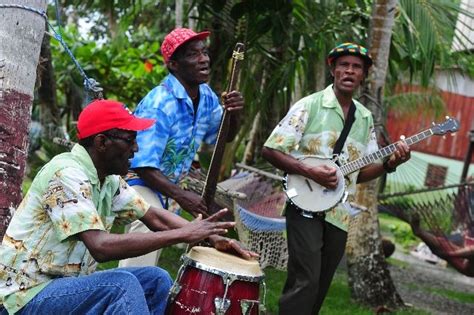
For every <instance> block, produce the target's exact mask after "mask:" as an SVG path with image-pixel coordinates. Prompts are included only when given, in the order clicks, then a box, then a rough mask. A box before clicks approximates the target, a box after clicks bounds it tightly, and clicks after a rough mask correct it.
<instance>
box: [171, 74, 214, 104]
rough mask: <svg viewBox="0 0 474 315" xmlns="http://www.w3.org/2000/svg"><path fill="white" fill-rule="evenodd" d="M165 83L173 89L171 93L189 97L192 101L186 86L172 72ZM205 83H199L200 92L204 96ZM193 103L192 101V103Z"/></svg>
mask: <svg viewBox="0 0 474 315" xmlns="http://www.w3.org/2000/svg"><path fill="white" fill-rule="evenodd" d="M165 84H166V85H167V86H168V88H169V89H170V90H171V93H173V95H174V97H176V98H178V99H185V100H186V99H188V100H189V101H191V98H190V97H189V96H188V92H186V89H185V88H184V86H183V85H182V84H181V82H179V80H178V79H177V78H176V77H175V76H174V75H173V74H172V73H170V74H168V76H167V77H166V79H165ZM204 84H205V83H202V84H200V85H199V94H200V95H201V99H202V96H203V95H204V90H203V86H204ZM191 105H192V103H191Z"/></svg>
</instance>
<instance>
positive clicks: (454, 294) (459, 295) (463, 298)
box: [409, 283, 474, 303]
mask: <svg viewBox="0 0 474 315" xmlns="http://www.w3.org/2000/svg"><path fill="white" fill-rule="evenodd" d="M409 287H410V289H412V290H421V291H425V292H429V293H433V294H436V295H439V296H443V297H445V298H448V299H450V300H456V301H458V302H461V303H474V295H472V293H465V292H459V291H453V290H448V289H440V288H430V287H424V286H420V285H419V284H415V283H413V284H411V285H410V286H409Z"/></svg>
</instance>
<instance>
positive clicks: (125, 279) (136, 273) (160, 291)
mask: <svg viewBox="0 0 474 315" xmlns="http://www.w3.org/2000/svg"><path fill="white" fill-rule="evenodd" d="M172 284H173V281H172V280H171V278H170V276H169V274H168V272H166V271H165V270H163V269H161V268H159V267H135V268H133V267H130V268H116V269H111V270H106V271H100V272H95V273H93V274H91V275H88V276H81V277H65V278H58V279H55V280H53V281H52V282H51V283H50V284H49V285H47V286H46V287H45V288H44V289H43V290H42V291H41V292H40V293H39V294H38V295H36V296H35V297H34V298H33V299H32V300H31V301H30V302H29V303H28V304H27V305H25V306H24V307H23V308H22V309H21V310H20V312H19V314H55V315H59V314H78V315H79V314H114V315H115V314H137V315H142V314H164V312H165V308H166V302H167V298H168V292H169V289H170V288H171V285H172Z"/></svg>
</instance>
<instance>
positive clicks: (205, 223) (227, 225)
mask: <svg viewBox="0 0 474 315" xmlns="http://www.w3.org/2000/svg"><path fill="white" fill-rule="evenodd" d="M227 212H228V210H227V209H221V210H219V211H218V212H217V213H215V214H213V215H212V216H210V217H208V218H207V219H202V215H201V214H199V215H198V216H197V218H196V219H194V220H193V221H192V222H189V223H188V224H186V225H185V226H183V227H182V228H180V231H181V233H183V236H182V241H183V242H185V243H189V244H192V243H196V242H199V241H202V240H204V239H206V238H209V237H211V236H213V235H217V234H225V233H227V232H228V229H231V228H233V227H234V226H235V222H218V221H219V219H222V218H223V217H224V216H225V215H226V213H227Z"/></svg>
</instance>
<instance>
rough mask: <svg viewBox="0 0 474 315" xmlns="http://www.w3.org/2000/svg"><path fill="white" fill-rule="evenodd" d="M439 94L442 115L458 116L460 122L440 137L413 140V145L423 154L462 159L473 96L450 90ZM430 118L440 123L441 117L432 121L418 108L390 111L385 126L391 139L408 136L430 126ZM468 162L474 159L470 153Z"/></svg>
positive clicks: (473, 122)
mask: <svg viewBox="0 0 474 315" xmlns="http://www.w3.org/2000/svg"><path fill="white" fill-rule="evenodd" d="M412 88H413V87H412ZM405 89H406V88H405ZM414 89H416V87H415V88H414ZM441 94H442V98H443V100H444V101H445V103H446V116H450V117H454V118H456V119H458V120H459V122H460V124H461V125H460V129H459V131H458V132H456V133H455V134H447V135H445V136H442V137H440V136H433V137H430V138H428V139H427V140H426V141H423V142H420V143H417V144H415V145H414V147H413V149H414V150H416V151H420V152H423V153H427V154H434V155H438V156H443V157H447V158H452V159H456V160H464V159H465V156H466V154H467V150H468V146H469V143H470V138H469V131H470V130H473V129H474V98H473V97H469V96H463V95H459V94H454V93H450V92H442V93H441ZM433 121H434V122H436V123H440V122H442V121H444V119H443V118H441V119H437V121H435V120H434V115H431V114H427V113H426V112H422V111H419V112H418V113H415V114H413V113H411V114H404V115H402V114H396V113H394V112H390V113H389V115H388V121H387V129H388V132H389V135H390V137H391V139H392V141H395V140H396V139H399V138H400V136H401V135H405V136H407V137H408V136H411V135H413V134H416V133H418V132H420V131H422V130H425V129H428V128H430V126H431V123H432V122H433ZM471 162H472V163H474V157H473V158H472V159H471Z"/></svg>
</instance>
